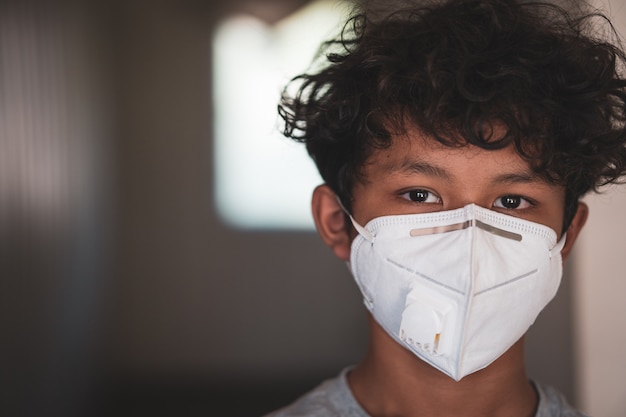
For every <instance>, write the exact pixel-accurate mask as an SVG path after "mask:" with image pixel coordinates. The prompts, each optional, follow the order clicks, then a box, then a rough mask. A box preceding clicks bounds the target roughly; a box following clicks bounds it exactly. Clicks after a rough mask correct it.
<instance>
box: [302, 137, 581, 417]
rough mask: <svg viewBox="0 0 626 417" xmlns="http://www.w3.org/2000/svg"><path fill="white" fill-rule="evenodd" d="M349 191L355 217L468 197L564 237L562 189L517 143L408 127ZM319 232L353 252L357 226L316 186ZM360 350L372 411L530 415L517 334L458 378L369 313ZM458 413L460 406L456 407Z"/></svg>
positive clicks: (571, 234) (361, 385)
mask: <svg viewBox="0 0 626 417" xmlns="http://www.w3.org/2000/svg"><path fill="white" fill-rule="evenodd" d="M363 174H364V175H363V181H362V182H360V183H358V184H356V185H355V186H354V188H353V190H352V195H353V201H352V208H353V209H352V213H351V214H352V216H353V217H354V219H355V220H356V221H357V222H358V223H359V224H361V225H365V224H366V223H367V222H368V221H370V220H372V219H374V218H376V217H380V216H385V215H394V214H413V213H426V212H433V211H442V210H453V209H457V208H460V207H463V206H465V205H467V204H470V203H474V204H477V205H480V206H482V207H485V208H488V209H491V210H495V211H498V212H501V213H505V214H508V215H511V216H516V217H520V218H523V219H526V220H530V221H533V222H536V223H540V224H543V225H546V226H548V227H551V228H552V229H553V230H555V231H556V232H557V235H558V236H559V238H560V237H561V235H562V232H563V231H562V230H561V225H562V224H563V213H564V200H565V191H564V189H563V187H561V186H557V185H554V184H549V183H547V182H545V181H543V180H542V179H540V178H539V177H537V176H536V175H533V173H532V171H531V169H530V167H529V165H528V163H527V162H526V161H524V160H523V159H522V158H521V157H520V156H519V155H518V154H517V153H516V152H515V151H514V149H513V148H505V149H501V150H496V151H487V150H483V149H480V148H478V147H475V146H472V145H467V146H465V147H462V148H454V149H453V148H448V147H445V146H443V145H441V144H439V143H438V142H436V141H435V140H433V139H431V138H428V137H426V136H424V135H423V134H421V132H419V130H417V129H413V130H411V131H409V132H408V133H407V135H405V136H402V137H396V138H394V140H393V142H392V145H391V146H390V147H389V148H387V149H381V150H377V151H375V152H374V153H373V154H372V155H371V156H370V158H369V159H368V160H367V161H366V163H365V165H364V167H363ZM312 206H313V217H314V219H315V223H316V226H317V229H318V232H319V234H320V236H321V237H322V239H323V240H324V242H325V243H326V244H327V245H328V246H329V247H330V248H331V249H332V250H333V252H334V254H335V255H336V256H337V257H338V258H339V259H341V260H343V261H349V259H350V245H351V243H352V240H353V239H354V237H355V236H356V231H355V230H354V229H353V228H351V226H350V225H349V224H347V223H346V222H347V220H346V216H345V213H344V212H343V209H342V208H341V206H340V205H339V204H338V203H337V199H336V196H335V194H334V193H333V191H332V190H331V189H330V188H329V187H328V186H326V185H322V186H320V187H318V188H317V189H316V190H315V192H314V194H313V203H312ZM587 212H588V209H587V206H586V205H585V204H584V203H580V204H579V207H578V211H577V213H576V216H575V217H574V220H573V221H572V223H571V225H570V227H569V228H568V230H567V238H566V243H565V246H564V248H563V250H562V252H561V254H562V257H563V260H565V259H566V258H567V257H568V256H569V254H570V253H571V250H572V247H573V245H574V242H575V241H576V238H577V236H578V234H579V232H580V230H581V228H582V227H583V226H584V224H585V221H586V218H587ZM369 327H370V345H369V351H368V353H367V355H366V357H365V358H364V359H363V361H362V362H361V363H359V364H358V365H357V366H356V367H355V369H354V370H353V371H352V372H351V373H350V374H349V376H348V383H349V385H350V388H351V390H352V392H353V394H354V396H355V398H356V399H357V401H358V402H359V403H360V404H361V405H362V407H363V408H364V409H365V410H366V411H367V412H368V413H369V414H370V415H371V416H372V417H391V416H403V417H413V416H415V417H417V416H430V417H443V416H458V415H461V414H462V415H463V416H465V417H472V416H476V417H479V416H480V417H484V416H492V417H530V416H533V415H534V414H535V411H536V408H537V403H538V398H537V394H536V392H535V390H534V388H533V387H532V385H531V384H530V382H529V380H528V377H527V375H526V371H525V367H524V341H523V338H522V339H520V340H519V341H518V342H517V343H516V344H515V345H513V346H512V347H511V348H510V349H509V350H508V351H507V352H505V353H504V354H503V355H502V356H501V357H500V358H498V359H497V360H496V361H494V362H493V363H492V364H491V365H489V366H488V367H486V368H485V369H482V370H480V371H477V372H475V373H473V374H471V375H468V376H466V377H465V378H463V379H462V380H461V381H459V382H455V381H454V380H453V379H451V378H449V377H448V376H446V375H445V374H443V373H441V372H439V371H438V370H436V369H435V368H433V367H431V366H430V365H428V364H426V363H425V362H423V361H421V360H420V359H419V358H418V357H416V356H415V355H413V354H412V353H411V352H409V351H408V350H406V349H405V348H404V347H402V346H401V345H399V344H398V343H396V342H395V341H394V340H393V339H392V338H391V337H390V336H389V335H388V334H387V333H386V332H385V331H384V330H383V329H382V328H381V327H380V326H379V325H378V324H377V323H376V321H375V320H374V319H373V318H372V317H371V316H370V318H369ZM460 413H461V414H460Z"/></svg>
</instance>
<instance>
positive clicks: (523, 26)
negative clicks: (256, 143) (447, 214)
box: [278, 0, 626, 230]
mask: <svg viewBox="0 0 626 417" xmlns="http://www.w3.org/2000/svg"><path fill="white" fill-rule="evenodd" d="M581 11H582V9H578V12H577V13H572V12H571V11H568V10H565V9H564V8H561V7H559V6H556V5H554V4H548V3H539V2H520V1H515V0H448V1H437V2H430V3H429V4H428V5H424V2H423V1H422V2H420V3H419V5H418V6H415V7H408V8H406V7H403V8H402V9H400V10H396V11H394V12H392V13H390V14H388V15H386V16H385V17H383V18H379V17H378V16H375V17H374V16H372V15H370V14H368V13H366V12H365V11H363V10H360V11H358V12H356V13H355V14H353V15H352V17H351V18H350V20H349V21H348V22H347V24H346V26H345V27H344V29H343V31H342V33H341V35H340V36H339V37H338V38H337V39H335V40H331V41H328V42H326V43H325V44H323V47H322V49H321V53H320V57H322V59H323V60H324V65H323V66H322V68H321V69H320V70H318V71H317V72H315V73H310V74H303V75H300V76H298V77H296V78H294V79H293V80H292V83H290V84H289V85H288V86H287V87H286V88H285V90H284V92H283V97H282V100H281V103H280V104H279V106H278V109H279V114H280V116H281V117H282V119H283V120H284V123H285V124H284V134H285V135H286V136H288V137H291V138H293V139H295V140H297V141H301V142H304V143H306V147H307V150H308V152H309V154H310V155H311V157H312V158H313V159H314V161H315V163H316V164H317V167H318V169H319V172H320V174H321V176H322V178H323V179H324V181H325V182H326V183H327V184H328V185H329V186H330V187H331V188H332V189H333V190H334V191H335V192H336V193H337V195H338V196H339V198H340V199H341V201H342V203H343V204H344V206H345V207H346V208H347V209H348V210H350V207H351V189H352V186H353V185H354V184H355V182H356V181H359V180H361V179H362V172H361V168H362V166H363V164H364V162H365V160H366V159H367V158H368V156H369V155H370V154H371V152H372V151H373V150H375V149H380V148H385V147H388V146H390V144H391V142H392V139H393V137H394V136H395V135H397V134H399V133H401V132H406V129H407V128H408V127H409V126H416V127H418V128H419V129H420V130H421V131H422V132H423V133H425V134H427V135H429V136H432V137H433V138H435V139H436V140H438V141H439V142H441V143H443V144H444V145H446V146H454V147H456V146H464V145H466V144H472V145H476V146H479V147H481V148H484V149H501V148H504V147H507V146H510V145H511V144H513V146H515V148H516V150H517V152H518V153H519V154H520V155H521V156H522V157H523V158H525V159H526V160H527V161H528V162H529V164H530V166H531V167H532V168H533V169H534V171H535V173H537V174H538V175H540V176H541V177H542V178H544V179H546V180H547V181H549V182H551V183H555V184H559V185H562V186H564V187H565V190H566V201H565V215H564V225H563V226H564V230H566V229H567V227H568V225H569V223H570V221H571V219H572V217H573V216H574V214H575V212H576V209H577V202H578V199H579V198H580V197H581V196H583V195H584V194H585V193H587V192H588V191H590V190H597V188H598V187H599V186H601V185H604V184H607V183H611V182H616V181H618V180H619V179H620V177H621V176H622V175H623V174H624V173H625V172H626V146H625V145H626V123H625V122H626V91H625V87H626V80H625V79H624V78H622V75H621V70H622V69H623V64H624V62H625V55H624V52H623V51H622V49H621V47H620V43H619V40H618V37H617V35H616V34H615V31H614V30H613V28H612V26H611V24H610V22H609V20H608V19H607V18H606V17H605V16H603V15H602V14H600V13H598V12H596V11H594V12H590V13H581ZM294 86H295V88H296V90H295V92H293V94H290V93H289V92H292V91H294V89H293V88H294ZM496 125H497V126H498V127H499V128H502V129H503V130H504V132H505V133H504V134H503V135H498V136H497V137H494V135H493V127H494V126H496Z"/></svg>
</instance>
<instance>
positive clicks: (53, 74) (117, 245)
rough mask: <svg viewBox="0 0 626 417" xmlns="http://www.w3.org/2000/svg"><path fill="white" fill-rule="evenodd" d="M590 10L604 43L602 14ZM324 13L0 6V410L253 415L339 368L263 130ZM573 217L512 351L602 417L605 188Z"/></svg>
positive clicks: (346, 344) (246, 2)
mask: <svg viewBox="0 0 626 417" xmlns="http://www.w3.org/2000/svg"><path fill="white" fill-rule="evenodd" d="M597 4H598V6H599V7H602V8H604V10H605V11H607V12H608V14H609V15H611V16H613V17H614V21H615V23H616V26H617V29H618V30H619V31H623V30H624V29H626V10H625V9H624V5H623V4H622V3H621V2H619V1H617V0H616V1H613V2H612V3H609V2H606V3H601V2H598V3H597ZM348 11H349V4H348V3H339V2H335V1H306V0H212V1H211V0H205V1H198V0H152V1H141V0H109V1H106V2H105V1H95V0H94V1H78V0H77V1H60V0H55V1H35V0H19V1H18V0H16V1H7V0H4V1H0V323H1V324H0V384H1V386H0V414H2V415H7V416H39V415H46V416H57V415H58V416H100V415H103V416H104V415H106V416H108V415H116V416H144V415H145V416H148V415H149V416H174V415H175V416H196V415H219V416H233V417H234V416H255V415H256V416H260V415H262V414H264V413H266V412H268V411H270V410H272V409H274V408H277V407H279V406H282V405H284V404H286V403H287V402H289V401H291V400H293V399H295V398H296V397H297V396H298V395H299V394H301V393H303V392H304V391H306V390H308V389H310V388H312V387H314V386H315V385H317V384H318V383H319V382H320V381H321V380H322V379H323V378H328V377H332V376H335V375H336V374H337V373H338V372H339V371H340V370H341V369H342V368H343V367H345V366H347V365H350V364H353V363H355V362H357V361H358V360H359V358H360V357H361V356H362V355H363V354H364V348H365V345H366V338H367V335H366V325H365V312H364V309H363V308H362V306H361V301H360V297H359V294H358V290H357V288H356V286H355V285H354V284H353V282H352V278H351V277H350V275H349V273H348V271H347V269H346V267H345V265H343V264H342V263H341V262H339V261H337V260H336V259H334V257H333V256H332V254H331V252H330V251H329V250H328V249H327V248H326V247H325V246H324V245H323V244H322V242H321V241H320V240H319V239H318V237H317V235H316V234H315V232H314V231H313V229H312V226H311V221H310V219H309V217H308V216H309V214H308V209H307V207H308V196H309V195H310V192H311V190H312V187H313V186H314V185H315V184H316V183H317V182H319V179H318V177H316V174H315V172H314V169H313V168H312V165H311V164H310V162H308V160H307V159H306V158H305V157H304V152H303V150H302V149H300V148H299V147H297V146H293V145H292V144H290V143H288V142H287V141H286V140H284V139H280V136H279V135H277V134H276V132H275V124H276V116H275V114H274V112H275V103H276V100H277V97H278V94H279V91H280V87H281V86H282V85H283V84H284V83H285V81H286V80H288V79H289V77H290V76H293V75H295V74H297V73H298V72H299V71H302V70H303V69H304V68H306V66H307V64H308V63H309V61H310V59H311V58H312V56H313V54H314V52H315V45H316V44H317V43H319V41H320V40H322V39H324V38H326V37H328V35H330V34H332V33H333V31H334V30H335V29H336V27H337V25H338V24H339V22H340V21H341V18H342V17H343V16H345V15H346V14H347V13H348ZM305 46H306V47H305ZM300 175H301V176H302V178H300V177H299V176H300ZM588 202H589V204H590V206H591V219H590V221H589V223H588V225H587V228H586V230H585V231H584V232H583V234H582V237H581V240H580V242H579V245H578V248H577V249H576V252H575V254H574V259H572V260H571V262H569V263H568V266H567V270H566V277H565V279H564V283H563V286H562V288H561V291H560V293H559V295H558V296H557V298H556V299H555V301H554V302H553V303H551V304H550V306H549V307H548V309H547V310H546V311H545V312H544V313H543V314H542V316H540V319H539V320H538V322H537V323H536V325H535V326H533V328H532V329H531V331H530V334H529V336H528V352H527V356H528V363H529V369H530V374H531V376H532V377H533V378H536V379H538V380H542V381H544V382H546V383H549V384H553V385H556V386H558V387H559V388H560V389H561V390H562V391H563V392H564V393H565V394H566V395H567V396H568V397H569V398H570V399H571V401H572V402H573V403H574V404H576V405H578V406H579V407H581V408H583V409H584V410H586V411H588V412H589V413H591V414H592V415H595V416H606V417H618V416H623V415H626V385H625V384H624V383H623V381H622V379H623V375H624V374H625V373H626V358H625V357H624V354H623V347H624V346H626V324H625V323H624V321H625V320H624V319H625V318H626V303H624V302H623V294H624V293H625V292H626V284H625V282H626V277H625V273H624V272H623V270H624V269H623V267H622V266H621V262H620V261H621V260H622V259H621V258H623V256H624V255H623V253H624V248H626V237H625V233H624V231H626V223H625V220H624V219H623V213H624V210H625V209H626V192H625V190H624V188H623V187H621V188H620V187H615V188H613V189H612V190H610V191H609V192H607V193H606V194H603V195H601V196H592V197H591V198H589V199H588Z"/></svg>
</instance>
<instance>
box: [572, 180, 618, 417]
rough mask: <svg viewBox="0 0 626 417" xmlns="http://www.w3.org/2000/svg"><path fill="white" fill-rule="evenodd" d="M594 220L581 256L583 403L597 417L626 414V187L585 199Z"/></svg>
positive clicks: (579, 312) (577, 264) (579, 311)
mask: <svg viewBox="0 0 626 417" xmlns="http://www.w3.org/2000/svg"><path fill="white" fill-rule="evenodd" d="M585 200H586V201H587V203H588V204H589V207H590V218H589V220H588V222H587V225H586V226H585V230H584V232H583V233H582V235H581V238H580V241H579V242H578V247H577V249H576V250H577V252H576V256H575V261H574V263H575V291H574V299H575V302H574V304H575V306H576V309H575V314H576V319H575V323H576V332H575V334H576V338H577V349H576V358H577V362H578V366H577V369H578V372H579V375H578V378H577V382H578V387H577V391H578V403H579V404H580V406H581V408H582V409H583V410H585V411H587V412H588V413H589V414H591V415H593V416H602V417H622V416H624V415H626V383H624V375H626V355H624V352H625V351H626V303H625V302H624V295H625V294H626V272H625V271H624V264H623V263H624V259H625V257H626V252H625V249H626V233H625V232H626V219H625V218H624V213H626V187H624V186H621V187H614V188H612V189H611V190H610V191H608V192H606V193H604V194H601V195H592V196H589V197H587V198H586V199H585Z"/></svg>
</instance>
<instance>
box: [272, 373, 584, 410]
mask: <svg viewBox="0 0 626 417" xmlns="http://www.w3.org/2000/svg"><path fill="white" fill-rule="evenodd" d="M349 370H350V368H348V369H344V370H343V371H342V372H341V374H339V376H338V377H336V378H333V379H329V380H327V381H324V382H323V383H322V384H320V385H319V386H318V387H317V388H315V389H313V390H312V391H310V392H309V393H307V394H305V395H304V396H302V397H301V398H299V399H298V400H297V401H296V402H294V403H293V404H291V405H289V406H287V407H285V408H282V409H280V410H277V411H274V412H273V413H270V414H268V415H267V416H265V417H370V416H369V415H368V414H367V413H366V412H365V410H363V409H362V408H361V406H360V405H359V403H357V401H356V399H355V398H354V396H353V395H352V391H350V387H349V386H348V380H347V378H346V375H347V373H348V371H349ZM533 384H534V386H535V388H536V389H537V392H538V394H539V406H538V407H537V413H536V414H535V417H587V416H586V415H585V414H583V413H581V412H580V411H576V410H575V409H573V408H572V407H571V406H570V405H569V404H568V403H567V401H566V400H565V398H564V397H563V395H561V394H560V393H559V392H558V391H556V390H555V389H554V388H552V387H548V386H542V385H540V384H538V383H536V382H534V383H533Z"/></svg>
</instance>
